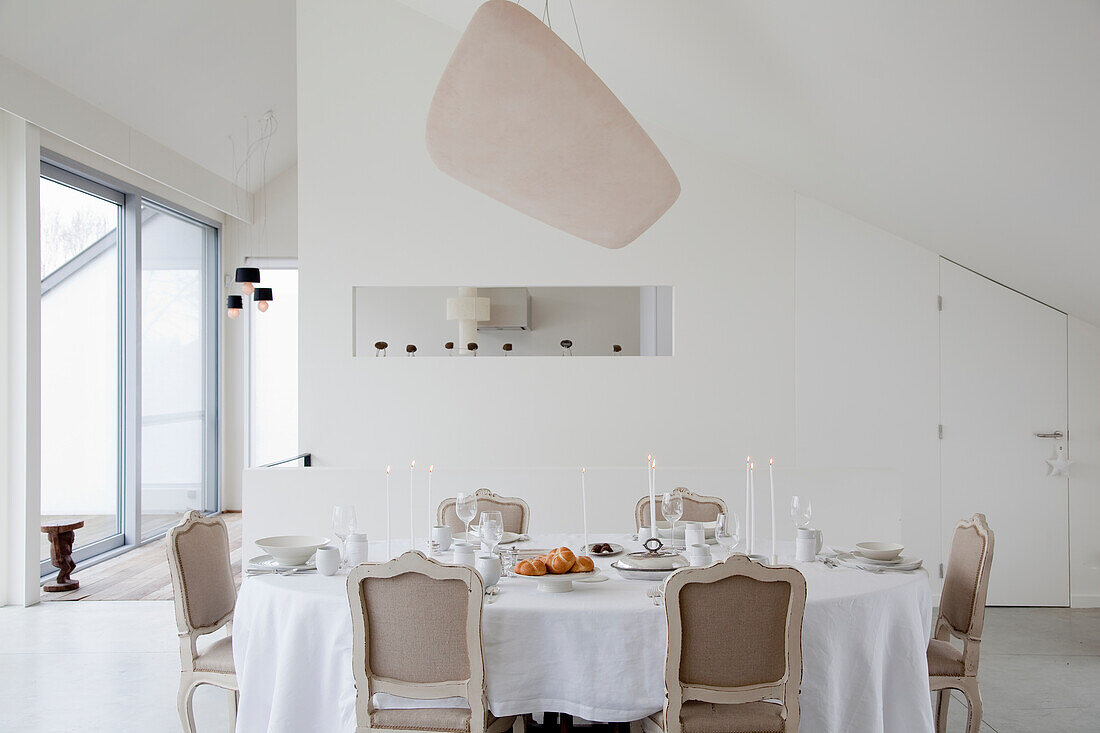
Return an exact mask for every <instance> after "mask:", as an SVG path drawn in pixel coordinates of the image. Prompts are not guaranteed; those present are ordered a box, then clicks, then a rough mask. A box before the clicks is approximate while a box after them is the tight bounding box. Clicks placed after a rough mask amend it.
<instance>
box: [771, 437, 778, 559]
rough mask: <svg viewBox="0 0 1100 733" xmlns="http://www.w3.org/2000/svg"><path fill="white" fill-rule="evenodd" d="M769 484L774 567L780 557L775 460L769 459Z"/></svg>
mask: <svg viewBox="0 0 1100 733" xmlns="http://www.w3.org/2000/svg"><path fill="white" fill-rule="evenodd" d="M768 482H769V483H770V484H771V490H772V565H776V564H777V563H778V562H779V555H778V554H776V551H775V459H774V458H769V459H768Z"/></svg>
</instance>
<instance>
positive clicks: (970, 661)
mask: <svg viewBox="0 0 1100 733" xmlns="http://www.w3.org/2000/svg"><path fill="white" fill-rule="evenodd" d="M992 565H993V530H991V529H990V528H989V524H988V523H987V522H986V519H985V515H984V514H975V515H974V516H972V517H971V518H970V519H965V520H963V521H961V522H959V523H958V524H957V525H956V526H955V536H954V537H953V538H952V540H951V556H950V557H949V558H948V560H947V573H946V577H945V578H944V580H943V591H942V592H941V594H940V613H939V616H938V617H937V618H936V625H935V628H934V629H933V631H932V640H931V641H929V642H928V681H929V687H930V688H931V690H932V692H935V693H937V694H938V699H937V701H936V731H937V733H945V732H946V730H947V707H948V705H949V704H950V702H951V690H958V691H960V692H961V693H962V694H963V695H964V696H965V697H966V705H967V713H966V721H967V722H966V726H967V731H968V733H978V730H979V729H980V728H981V726H982V694H981V691H979V689H978V647H979V646H980V645H981V642H982V627H983V626H984V625H985V599H986V594H987V592H988V591H989V568H990V567H991V566H992ZM951 637H955V638H956V639H961V640H962V650H961V651H960V650H959V649H958V648H956V647H955V646H954V645H952V644H951Z"/></svg>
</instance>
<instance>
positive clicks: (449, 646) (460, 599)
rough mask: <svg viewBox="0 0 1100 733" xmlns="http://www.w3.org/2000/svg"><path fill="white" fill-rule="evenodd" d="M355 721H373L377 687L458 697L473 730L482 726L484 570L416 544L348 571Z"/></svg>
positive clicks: (417, 696) (404, 694)
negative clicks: (436, 556)
mask: <svg viewBox="0 0 1100 733" xmlns="http://www.w3.org/2000/svg"><path fill="white" fill-rule="evenodd" d="M347 589H348V602H349V603H350V604H351V619H352V673H353V674H354V676H355V690H356V697H355V712H356V720H357V725H359V726H360V727H361V728H370V726H371V713H372V712H373V708H372V703H371V698H372V697H373V696H374V694H375V693H376V692H384V693H388V694H391V695H397V696H399V697H407V698H412V699H416V700H438V699H441V698H447V697H463V698H465V699H466V700H467V701H468V702H469V704H470V731H471V732H472V733H478V732H479V731H484V730H485V724H486V717H487V708H486V698H485V664H484V658H483V653H482V646H481V608H482V600H483V597H484V594H485V587H484V584H483V583H482V580H481V576H480V575H478V574H477V573H476V572H475V571H474V570H473V569H472V568H470V567H467V566H464V565H443V564H442V563H439V562H436V561H435V560H431V559H429V558H427V557H425V556H424V555H423V554H422V553H421V552H419V551H416V552H406V553H405V554H404V555H402V556H401V557H398V558H396V559H394V560H390V561H389V562H387V563H371V564H364V565H359V566H357V567H356V568H355V569H353V570H352V571H351V573H350V574H349V575H348V582H347Z"/></svg>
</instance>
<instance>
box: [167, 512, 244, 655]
mask: <svg viewBox="0 0 1100 733" xmlns="http://www.w3.org/2000/svg"><path fill="white" fill-rule="evenodd" d="M165 544H166V548H167V551H168V569H169V573H170V575H171V577H172V593H173V596H174V597H175V604H176V626H177V628H178V629H179V632H180V634H181V635H183V634H188V635H195V634H205V633H209V632H211V631H215V630H217V629H219V628H221V627H222V626H223V625H224V624H225V623H226V622H227V621H229V620H230V619H231V618H232V616H233V606H234V605H235V604H236V602H237V586H236V583H234V581H233V566H232V563H231V561H230V559H229V532H228V531H227V530H226V528H225V522H223V521H222V518H221V517H218V516H213V517H204V516H203V515H202V514H201V513H199V512H197V511H189V512H187V514H186V515H184V517H183V519H182V520H181V521H180V523H179V524H177V525H176V526H175V527H172V528H171V529H170V530H168V536H167V538H166V540H165Z"/></svg>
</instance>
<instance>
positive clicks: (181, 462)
mask: <svg viewBox="0 0 1100 733" xmlns="http://www.w3.org/2000/svg"><path fill="white" fill-rule="evenodd" d="M206 229H207V228H206V227H205V226H204V225H202V224H199V223H197V222H195V221H192V220H190V219H185V218H183V217H180V216H177V215H176V214H172V213H170V212H167V211H163V210H161V209H158V208H155V207H152V206H150V205H148V204H145V205H143V206H142V225H141V514H142V518H141V519H142V525H141V528H142V537H148V536H150V535H153V534H156V533H157V532H159V531H163V530H164V529H165V527H168V526H170V525H172V524H175V523H176V522H178V521H179V519H180V518H181V517H182V515H183V514H184V513H185V512H186V511H187V510H189V509H199V510H203V509H206V508H207V507H205V506H203V497H204V491H203V488H204V445H205V442H204V435H205V428H204V426H205V418H206V415H205V412H204V395H205V385H204V368H203V357H204V348H203V344H204V339H203V331H204V328H205V323H204V319H203V305H202V304H203V277H202V275H203V262H204V259H203V253H204V251H205V248H206Z"/></svg>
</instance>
